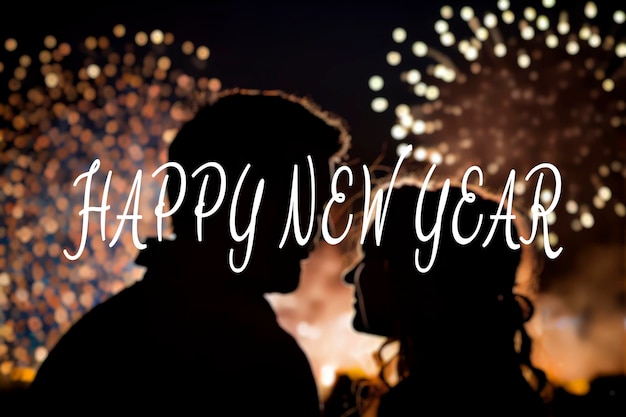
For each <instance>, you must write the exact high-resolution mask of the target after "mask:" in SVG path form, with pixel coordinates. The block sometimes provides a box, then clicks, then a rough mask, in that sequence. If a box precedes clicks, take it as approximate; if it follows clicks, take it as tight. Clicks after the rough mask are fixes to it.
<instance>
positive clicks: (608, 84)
mask: <svg viewBox="0 0 626 417" xmlns="http://www.w3.org/2000/svg"><path fill="white" fill-rule="evenodd" d="M614 88H615V81H613V80H612V79H610V78H607V79H605V80H604V81H602V89H603V90H604V91H606V92H607V93H608V92H611V91H613V89H614Z"/></svg>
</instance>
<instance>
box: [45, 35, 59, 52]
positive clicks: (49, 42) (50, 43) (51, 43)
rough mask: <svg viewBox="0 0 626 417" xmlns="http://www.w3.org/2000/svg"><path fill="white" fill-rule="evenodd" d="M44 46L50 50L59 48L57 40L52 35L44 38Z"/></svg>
mask: <svg viewBox="0 0 626 417" xmlns="http://www.w3.org/2000/svg"><path fill="white" fill-rule="evenodd" d="M43 45H44V46H45V47H46V48H48V49H52V48H54V47H55V46H57V39H56V38H55V37H54V36H52V35H48V36H46V37H45V38H43Z"/></svg>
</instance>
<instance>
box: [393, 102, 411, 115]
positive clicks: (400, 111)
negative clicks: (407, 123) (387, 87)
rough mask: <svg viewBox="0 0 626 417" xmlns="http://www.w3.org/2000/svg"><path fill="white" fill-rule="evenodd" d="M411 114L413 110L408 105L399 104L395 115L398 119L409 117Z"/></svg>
mask: <svg viewBox="0 0 626 417" xmlns="http://www.w3.org/2000/svg"><path fill="white" fill-rule="evenodd" d="M410 112H411V108H410V107H409V106H408V105H406V104H399V105H398V106H396V110H395V113H396V116H397V117H398V118H400V117H402V116H405V115H408V114H410Z"/></svg>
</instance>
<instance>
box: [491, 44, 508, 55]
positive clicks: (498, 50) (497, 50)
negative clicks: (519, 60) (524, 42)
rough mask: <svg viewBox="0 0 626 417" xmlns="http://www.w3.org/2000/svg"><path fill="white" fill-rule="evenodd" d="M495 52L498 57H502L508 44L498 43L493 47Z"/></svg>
mask: <svg viewBox="0 0 626 417" xmlns="http://www.w3.org/2000/svg"><path fill="white" fill-rule="evenodd" d="M493 53H494V54H495V55H496V56H497V57H498V58H502V57H503V56H505V55H506V45H505V44H503V43H498V44H496V45H495V46H494V47H493Z"/></svg>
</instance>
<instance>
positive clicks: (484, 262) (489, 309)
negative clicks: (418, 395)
mask: <svg viewBox="0 0 626 417" xmlns="http://www.w3.org/2000/svg"><path fill="white" fill-rule="evenodd" d="M423 185H424V184H423V180H422V179H421V178H418V176H417V175H415V174H404V175H401V176H400V177H398V178H397V179H396V180H395V181H394V182H393V184H392V183H391V181H390V180H389V177H386V178H384V179H381V180H379V181H378V183H377V184H376V186H375V187H374V189H373V190H372V193H371V196H372V199H373V198H374V196H375V195H376V193H377V191H378V190H381V191H385V192H389V191H391V192H392V195H391V198H390V205H389V207H388V212H387V218H386V221H385V224H384V227H383V232H382V241H381V245H380V250H382V251H383V252H384V254H385V256H386V257H387V258H388V259H389V260H390V265H392V264H393V263H394V262H395V263H396V264H398V263H401V264H403V266H402V267H401V268H400V269H398V268H393V270H392V272H391V273H392V274H399V270H400V271H403V272H404V271H406V270H407V268H408V266H409V263H412V262H414V259H415V257H414V253H415V248H416V247H419V248H420V251H421V252H427V253H428V252H429V251H430V249H431V248H428V247H427V245H425V243H424V242H420V241H419V239H418V238H417V236H416V235H415V232H414V231H411V229H413V226H414V223H413V222H412V219H414V217H415V213H416V212H415V210H416V204H417V197H418V195H419V192H420V190H421V189H422V187H423ZM449 186H450V188H449V190H448V196H447V199H448V201H447V203H446V205H445V209H444V214H443V220H442V224H441V228H442V230H441V242H440V247H439V255H438V256H437V257H436V259H435V260H434V264H433V265H432V268H431V270H430V271H428V272H426V275H425V276H419V274H418V271H417V270H416V268H415V266H414V265H413V272H414V273H411V274H410V276H408V277H404V278H403V279H406V280H407V283H408V284H407V288H422V287H420V285H424V284H421V283H423V282H424V280H428V278H431V275H432V279H431V280H430V281H431V282H430V283H429V284H426V285H427V286H426V287H424V288H422V290H421V292H423V293H425V295H424V296H423V297H424V299H423V300H422V301H417V302H413V303H411V304H420V303H422V302H423V303H425V304H428V303H429V302H430V301H429V300H428V297H429V293H430V292H431V291H432V290H434V291H438V292H440V293H441V294H445V295H446V301H445V306H446V308H449V309H450V310H451V312H450V314H451V315H454V314H457V315H458V314H460V313H464V316H463V317H464V319H466V318H467V317H466V316H467V313H468V309H472V308H474V309H478V310H481V309H482V310H483V311H482V312H483V313H485V314H484V316H479V318H478V321H480V320H481V318H483V317H490V316H493V315H494V314H493V313H494V312H495V313H496V315H499V317H500V318H498V320H499V321H496V323H498V324H499V327H501V328H502V329H501V330H502V331H501V332H497V333H499V336H495V337H498V338H500V339H505V340H504V341H503V343H506V340H507V339H508V340H509V341H510V344H511V346H514V349H515V355H516V357H517V361H518V363H519V365H520V366H521V367H524V368H526V370H528V371H530V374H531V378H530V379H532V380H533V381H532V383H531V385H532V386H533V387H534V388H535V389H536V390H537V391H541V390H542V389H543V387H544V385H545V383H546V378H545V374H544V373H543V372H542V371H541V370H538V369H536V368H535V367H534V366H533V364H532V363H531V360H530V353H531V352H530V350H531V339H530V337H529V336H528V334H527V332H526V330H525V327H524V323H525V322H526V321H528V320H529V319H530V318H531V316H532V314H533V299H534V295H535V292H536V291H537V288H538V276H539V269H540V268H539V267H540V265H539V264H538V261H537V260H538V256H537V253H536V249H535V247H534V246H533V245H524V244H521V245H520V247H519V249H518V250H512V249H511V248H509V247H507V244H506V243H505V239H506V233H507V231H506V227H505V226H504V225H502V224H500V225H498V227H497V228H496V229H494V231H495V233H494V234H493V235H492V238H491V241H490V243H489V244H488V245H486V246H485V247H482V245H481V244H482V243H483V242H484V241H485V240H486V237H487V236H488V235H489V234H490V229H491V226H492V221H493V220H491V219H490V217H489V215H490V214H494V213H495V212H496V211H497V210H498V208H499V207H500V203H502V204H503V206H502V207H503V208H502V211H503V212H506V210H507V200H506V199H502V197H501V196H500V195H499V194H496V193H494V192H491V191H490V190H488V189H485V188H483V187H478V186H476V185H469V184H468V185H467V187H466V190H467V192H469V193H474V194H475V195H476V200H475V201H474V202H473V203H469V202H466V203H464V205H463V208H462V209H461V215H460V217H461V219H462V218H465V219H466V220H467V221H466V222H465V223H464V222H463V221H460V229H461V234H462V235H463V236H469V235H471V233H472V231H474V230H475V229H476V225H477V222H476V219H477V216H478V215H479V214H481V212H482V214H483V221H482V224H481V227H480V229H481V230H479V231H478V232H477V236H476V238H475V239H474V240H473V241H472V242H471V243H470V244H468V245H465V246H462V245H460V244H459V243H457V242H456V241H455V239H453V236H452V233H451V231H450V229H451V227H450V221H451V218H452V212H453V211H454V209H455V206H456V203H457V202H458V201H459V199H460V198H461V197H462V195H463V191H462V189H461V184H460V183H453V182H450V183H449ZM444 187H445V183H444V181H443V180H435V181H430V182H429V184H427V191H428V192H427V193H426V198H425V203H424V205H423V206H422V213H421V215H422V216H423V222H424V225H423V229H424V232H425V233H428V232H430V231H431V229H432V227H433V224H432V223H429V222H430V221H434V220H432V219H434V218H435V216H436V213H437V209H438V202H439V198H440V197H441V196H442V193H443V191H444ZM381 201H382V202H384V201H385V199H384V198H383V199H382V200H381ZM512 213H513V214H514V215H515V219H514V220H513V221H512V227H511V236H512V238H513V241H514V243H518V242H519V239H518V237H519V236H524V237H527V236H529V235H530V226H529V221H528V219H527V217H526V216H525V215H523V214H522V213H523V212H522V211H521V210H518V209H516V208H515V207H514V206H513V209H512ZM417 214H419V213H417ZM373 217H374V216H372V218H370V224H368V225H367V227H368V228H371V227H372V224H371V221H373ZM362 220H363V219H362ZM407 220H409V221H408V223H407ZM403 222H404V223H403ZM499 222H500V223H504V221H499ZM357 229H358V228H357ZM370 237H371V236H370ZM359 238H360V236H356V234H355V235H353V236H352V243H353V247H357V248H358V247H359V245H358V242H357V240H358V239H359ZM360 256H362V255H360ZM490 260H495V261H496V262H495V263H489V262H488V261H490ZM422 263H425V262H424V261H423V262H422ZM394 271H395V272H394ZM405 275H406V274H405ZM416 291H420V290H416ZM496 300H497V301H496ZM435 303H436V302H435ZM411 308H412V307H411ZM425 308H429V307H428V306H427V307H425ZM495 309H497V310H495ZM419 310H420V306H416V307H415V310H413V309H412V310H411V311H409V312H408V315H412V316H415V314H416V311H417V312H418V313H417V314H419ZM469 311H471V310H469ZM490 313H491V314H490ZM412 320H413V318H412V317H411V318H410V319H408V320H407V322H406V323H405V328H404V332H403V334H402V336H401V340H399V342H400V350H399V352H398V356H397V357H396V358H395V360H393V361H388V362H387V364H390V363H393V364H396V365H397V376H398V377H399V378H400V379H401V378H403V377H404V376H407V375H408V373H409V372H410V368H411V362H412V360H411V355H412V353H413V351H414V344H413V342H414V340H413V339H414V337H415V334H416V331H417V332H419V329H420V327H419V326H418V327H417V329H416V328H415V327H413V324H414V323H412ZM494 333H496V332H494V331H493V328H491V329H489V332H488V334H489V335H490V336H491V335H492V334H494ZM391 341H392V340H391V339H390V340H388V341H387V342H386V343H385V344H383V346H381V349H383V348H385V347H386V346H388V345H389V342H391ZM514 342H515V343H514ZM503 346H505V345H504V344H503ZM380 356H381V355H380V354H379V357H380ZM381 365H382V363H381ZM387 373H388V369H386V367H385V366H381V369H380V375H379V376H380V378H381V380H382V381H386V380H387V377H386V374H387ZM525 376H526V377H527V380H528V379H529V378H528V376H529V375H528V372H526V373H525Z"/></svg>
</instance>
